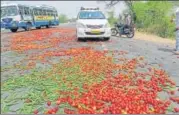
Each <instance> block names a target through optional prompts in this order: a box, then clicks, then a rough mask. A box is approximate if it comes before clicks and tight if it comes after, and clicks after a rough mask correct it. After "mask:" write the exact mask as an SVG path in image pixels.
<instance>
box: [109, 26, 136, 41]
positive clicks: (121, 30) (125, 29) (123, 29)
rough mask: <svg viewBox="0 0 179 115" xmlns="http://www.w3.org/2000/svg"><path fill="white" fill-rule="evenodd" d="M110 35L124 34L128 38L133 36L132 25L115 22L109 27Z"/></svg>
mask: <svg viewBox="0 0 179 115" xmlns="http://www.w3.org/2000/svg"><path fill="white" fill-rule="evenodd" d="M111 32H112V36H117V34H119V36H122V35H126V36H127V37H128V38H133V37H134V33H135V31H134V27H133V26H124V25H123V24H118V23H115V25H114V28H112V29H111Z"/></svg>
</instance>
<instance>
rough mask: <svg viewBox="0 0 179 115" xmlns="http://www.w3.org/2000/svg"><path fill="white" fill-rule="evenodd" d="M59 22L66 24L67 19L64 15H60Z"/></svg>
mask: <svg viewBox="0 0 179 115" xmlns="http://www.w3.org/2000/svg"><path fill="white" fill-rule="evenodd" d="M59 21H60V23H66V22H68V17H67V16H66V15H65V14H60V15H59Z"/></svg>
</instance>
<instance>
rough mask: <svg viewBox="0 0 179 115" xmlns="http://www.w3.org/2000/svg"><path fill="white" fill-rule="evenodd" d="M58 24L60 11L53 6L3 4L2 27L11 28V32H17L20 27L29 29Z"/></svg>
mask: <svg viewBox="0 0 179 115" xmlns="http://www.w3.org/2000/svg"><path fill="white" fill-rule="evenodd" d="M58 25H59V19H58V12H57V10H56V8H54V7H52V6H47V5H40V6H29V5H22V4H3V5H1V28H5V29H10V30H11V32H17V30H18V29H20V28H23V29H25V30H26V31H29V30H31V29H32V28H36V29H40V28H41V27H46V28H49V27H51V26H58Z"/></svg>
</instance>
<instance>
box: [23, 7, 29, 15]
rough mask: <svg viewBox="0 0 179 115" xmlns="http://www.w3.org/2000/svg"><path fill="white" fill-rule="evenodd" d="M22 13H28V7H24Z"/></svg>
mask: <svg viewBox="0 0 179 115" xmlns="http://www.w3.org/2000/svg"><path fill="white" fill-rule="evenodd" d="M24 14H25V15H29V14H30V12H29V8H28V7H24Z"/></svg>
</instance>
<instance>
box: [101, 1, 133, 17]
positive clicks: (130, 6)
mask: <svg viewBox="0 0 179 115" xmlns="http://www.w3.org/2000/svg"><path fill="white" fill-rule="evenodd" d="M98 1H102V0H98ZM104 2H105V3H106V7H107V8H110V7H113V6H115V5H116V4H118V3H119V2H124V3H125V4H126V6H127V7H128V10H127V11H128V12H129V14H130V15H131V16H132V19H133V21H136V14H135V12H134V10H133V4H134V2H135V1H133V0H126V1H120V0H111V1H104Z"/></svg>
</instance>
